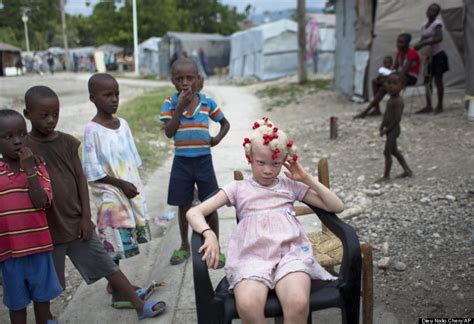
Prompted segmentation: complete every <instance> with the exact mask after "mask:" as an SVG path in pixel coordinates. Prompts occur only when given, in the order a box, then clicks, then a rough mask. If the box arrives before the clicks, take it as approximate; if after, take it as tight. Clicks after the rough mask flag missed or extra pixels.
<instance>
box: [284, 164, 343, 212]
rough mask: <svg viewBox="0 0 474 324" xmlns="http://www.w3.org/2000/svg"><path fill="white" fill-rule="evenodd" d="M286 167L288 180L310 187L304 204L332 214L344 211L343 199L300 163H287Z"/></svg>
mask: <svg viewBox="0 0 474 324" xmlns="http://www.w3.org/2000/svg"><path fill="white" fill-rule="evenodd" d="M284 166H285V168H286V169H287V170H288V171H285V175H286V176H287V177H288V178H290V179H292V180H295V181H300V182H302V183H304V184H306V185H308V186H309V187H310V189H309V190H308V192H307V193H306V195H305V196H304V198H303V201H304V202H306V203H308V204H311V205H313V206H316V207H319V208H322V209H324V210H326V211H328V212H332V213H340V212H342V211H343V210H344V203H343V202H342V201H341V199H339V197H338V196H336V194H335V193H333V192H332V191H331V190H329V189H328V188H326V187H325V186H324V185H323V184H321V183H320V182H319V181H318V180H317V179H315V178H313V177H312V176H311V175H310V174H309V173H308V172H306V170H305V169H304V168H303V166H302V165H301V164H300V163H299V162H298V161H287V162H285V164H284Z"/></svg>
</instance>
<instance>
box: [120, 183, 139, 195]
mask: <svg viewBox="0 0 474 324" xmlns="http://www.w3.org/2000/svg"><path fill="white" fill-rule="evenodd" d="M120 189H122V191H123V193H124V194H125V196H127V198H128V199H132V198H134V197H135V196H137V195H138V194H139V192H138V190H137V187H135V185H134V184H133V183H131V182H128V181H125V180H122V181H121V182H120Z"/></svg>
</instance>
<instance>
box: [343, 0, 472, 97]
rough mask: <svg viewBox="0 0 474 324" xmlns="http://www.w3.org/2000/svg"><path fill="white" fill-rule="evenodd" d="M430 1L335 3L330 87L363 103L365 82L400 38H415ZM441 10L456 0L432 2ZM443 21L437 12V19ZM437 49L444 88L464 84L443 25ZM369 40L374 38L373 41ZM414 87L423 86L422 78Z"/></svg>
mask: <svg viewBox="0 0 474 324" xmlns="http://www.w3.org/2000/svg"><path fill="white" fill-rule="evenodd" d="M432 2H433V1H432V0H418V1H412V0H391V1H378V0H336V40H337V47H336V69H335V80H334V87H335V89H336V90H340V91H342V92H343V93H346V94H348V95H353V96H354V97H355V99H356V98H359V99H367V98H368V97H369V96H368V94H369V90H370V80H372V79H373V78H374V77H375V76H376V75H377V70H378V68H379V67H380V66H382V61H383V57H384V56H386V55H391V56H392V57H395V53H396V51H397V48H396V40H397V36H398V35H399V34H400V33H410V34H411V35H412V45H414V44H415V43H416V42H417V41H418V40H419V39H420V33H421V26H422V25H423V24H425V23H426V21H427V18H426V9H427V8H428V6H429V5H430V4H431V3H432ZM437 3H438V4H439V5H440V6H441V8H442V9H443V10H445V9H451V8H456V7H462V0H438V1H437ZM442 17H443V11H442V13H441V17H440V19H442ZM443 25H444V27H443V31H444V32H443V43H442V46H443V49H444V50H445V52H446V54H447V55H448V59H449V67H450V70H449V71H448V72H447V73H446V74H445V75H444V82H445V86H447V87H460V86H463V85H464V66H463V61H462V59H461V56H460V54H459V52H458V50H457V48H456V46H455V45H454V42H453V39H452V36H451V35H450V33H449V32H447V29H449V26H447V22H445V21H443ZM374 36H375V37H374ZM422 73H423V71H421V72H420V77H419V78H418V84H421V83H422V82H423V77H422V75H423V74H422Z"/></svg>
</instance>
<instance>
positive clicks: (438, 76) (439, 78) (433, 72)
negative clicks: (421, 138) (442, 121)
mask: <svg viewBox="0 0 474 324" xmlns="http://www.w3.org/2000/svg"><path fill="white" fill-rule="evenodd" d="M440 11H441V7H440V6H439V5H438V4H437V3H433V4H431V5H430V6H429V7H428V9H427V10H426V17H427V18H428V21H427V22H426V24H425V25H423V27H421V39H420V41H419V42H418V44H416V45H415V49H416V50H420V49H421V48H423V47H428V48H429V49H430V54H429V56H428V57H427V62H426V64H425V66H426V70H425V71H426V73H425V88H426V107H425V108H423V109H421V110H419V111H417V112H416V113H418V114H423V113H430V112H432V111H433V106H432V104H431V93H432V92H433V91H432V89H433V86H432V82H433V78H434V81H435V84H436V90H437V93H438V105H437V106H436V109H435V110H434V113H435V114H439V113H441V112H443V95H444V84H443V74H444V73H445V72H446V71H448V70H449V65H448V57H447V56H446V53H445V52H444V50H443V48H442V47H441V41H442V40H443V25H442V23H441V21H440V20H439V19H437V18H438V16H439V13H440Z"/></svg>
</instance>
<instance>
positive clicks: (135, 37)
mask: <svg viewBox="0 0 474 324" xmlns="http://www.w3.org/2000/svg"><path fill="white" fill-rule="evenodd" d="M133 60H134V63H135V75H139V74H140V64H139V63H140V62H138V27H137V0H133Z"/></svg>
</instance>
